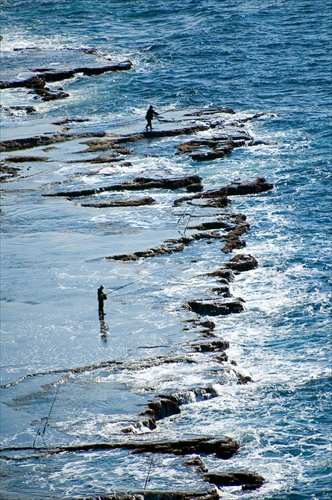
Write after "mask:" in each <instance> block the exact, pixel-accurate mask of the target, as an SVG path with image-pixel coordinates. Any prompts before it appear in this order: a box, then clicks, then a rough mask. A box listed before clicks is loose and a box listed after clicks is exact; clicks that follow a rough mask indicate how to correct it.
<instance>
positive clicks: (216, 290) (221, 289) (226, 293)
mask: <svg viewBox="0 0 332 500" xmlns="http://www.w3.org/2000/svg"><path fill="white" fill-rule="evenodd" d="M211 291H212V292H214V293H216V294H218V295H222V296H223V297H225V298H228V297H232V294H231V293H230V291H229V288H228V286H220V287H218V288H212V290H211Z"/></svg>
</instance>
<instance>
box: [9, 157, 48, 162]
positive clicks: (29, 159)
mask: <svg viewBox="0 0 332 500" xmlns="http://www.w3.org/2000/svg"><path fill="white" fill-rule="evenodd" d="M47 160H48V158H47V156H7V158H4V161H6V162H7V163H25V162H33V161H47Z"/></svg>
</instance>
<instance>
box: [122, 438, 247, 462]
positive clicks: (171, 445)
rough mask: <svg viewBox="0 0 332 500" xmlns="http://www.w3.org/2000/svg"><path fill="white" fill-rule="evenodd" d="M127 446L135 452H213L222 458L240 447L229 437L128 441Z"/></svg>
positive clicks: (225, 458)
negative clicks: (160, 441)
mask: <svg viewBox="0 0 332 500" xmlns="http://www.w3.org/2000/svg"><path fill="white" fill-rule="evenodd" d="M126 447H127V448H128V447H130V448H132V449H135V452H136V453H146V452H154V453H172V454H174V455H191V454H200V453H203V454H207V455H210V454H215V455H216V457H218V458H221V459H223V460H227V459H229V458H231V457H232V456H233V455H234V454H235V453H236V452H237V451H238V450H239V448H240V446H239V444H238V443H237V442H236V441H234V440H233V439H231V438H228V437H226V438H224V439H206V438H194V439H187V440H180V441H168V442H164V443H142V444H139V446H136V447H135V445H134V444H132V443H128V446H126Z"/></svg>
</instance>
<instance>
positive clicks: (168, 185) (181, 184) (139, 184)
mask: <svg viewBox="0 0 332 500" xmlns="http://www.w3.org/2000/svg"><path fill="white" fill-rule="evenodd" d="M200 182H201V178H200V177H199V176H198V175H191V176H186V177H179V178H175V179H151V178H145V177H136V178H135V179H133V180H132V181H131V182H124V183H123V184H113V185H112V186H105V187H100V188H95V189H81V190H79V191H61V192H57V193H49V194H44V195H43V196H65V197H68V198H76V197H80V196H90V195H93V194H98V193H103V192H105V191H140V190H145V189H170V190H176V189H183V188H186V187H188V186H190V185H191V184H198V183H200Z"/></svg>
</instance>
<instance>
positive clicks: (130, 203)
mask: <svg viewBox="0 0 332 500" xmlns="http://www.w3.org/2000/svg"><path fill="white" fill-rule="evenodd" d="M155 202H156V201H155V200H154V199H153V198H151V196H146V197H145V198H138V199H136V200H112V201H105V202H101V203H81V206H82V207H92V208H108V207H139V206H142V205H153V204H154V203H155Z"/></svg>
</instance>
